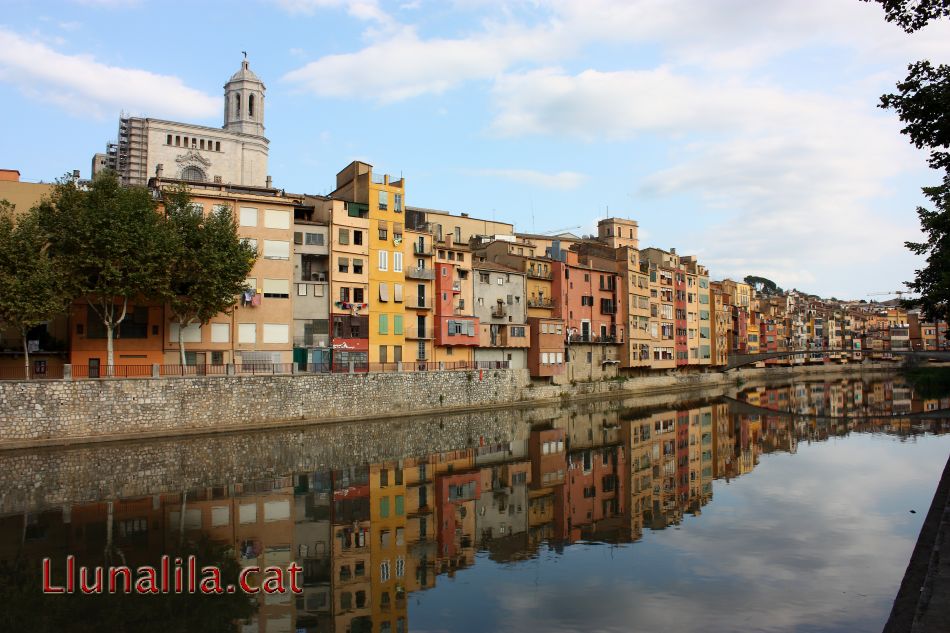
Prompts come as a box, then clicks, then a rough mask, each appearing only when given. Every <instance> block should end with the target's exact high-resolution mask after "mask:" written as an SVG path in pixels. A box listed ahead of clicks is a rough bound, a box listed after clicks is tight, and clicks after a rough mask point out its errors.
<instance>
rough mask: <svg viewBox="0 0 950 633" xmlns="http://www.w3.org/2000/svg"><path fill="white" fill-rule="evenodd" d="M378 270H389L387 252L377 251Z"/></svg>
mask: <svg viewBox="0 0 950 633" xmlns="http://www.w3.org/2000/svg"><path fill="white" fill-rule="evenodd" d="M377 266H378V268H379V270H389V251H379V261H378V263H377Z"/></svg>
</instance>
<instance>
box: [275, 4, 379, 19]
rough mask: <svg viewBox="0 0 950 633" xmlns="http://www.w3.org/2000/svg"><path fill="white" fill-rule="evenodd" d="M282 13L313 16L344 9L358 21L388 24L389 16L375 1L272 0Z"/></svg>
mask: <svg viewBox="0 0 950 633" xmlns="http://www.w3.org/2000/svg"><path fill="white" fill-rule="evenodd" d="M272 1H273V2H274V3H275V4H277V5H278V6H279V7H280V8H282V9H283V10H284V11H286V12H288V13H291V14H304V15H313V14H315V13H316V12H317V11H322V10H326V9H344V8H345V9H346V11H347V13H349V14H350V15H351V16H353V17H354V18H357V19H358V20H372V21H376V22H388V21H389V16H388V15H387V14H386V12H385V11H383V10H382V8H380V6H379V3H378V2H377V1H376V0H272Z"/></svg>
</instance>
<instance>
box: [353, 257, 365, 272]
mask: <svg viewBox="0 0 950 633" xmlns="http://www.w3.org/2000/svg"><path fill="white" fill-rule="evenodd" d="M353 274H354V275H362V274H363V260H362V259H359V258H358V257H354V258H353Z"/></svg>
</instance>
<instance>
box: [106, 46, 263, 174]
mask: <svg viewBox="0 0 950 633" xmlns="http://www.w3.org/2000/svg"><path fill="white" fill-rule="evenodd" d="M264 90H265V88H264V82H262V81H261V80H260V79H259V78H258V77H257V75H255V74H254V73H253V71H251V69H250V66H249V65H248V62H247V59H246V58H245V59H244V60H243V61H242V62H241V68H240V69H238V71H237V72H236V73H234V74H233V75H231V78H230V79H229V80H228V82H227V83H226V84H224V125H223V126H222V127H220V128H216V127H207V126H204V125H195V124H192V123H180V122H177V121H165V120H162V119H152V118H142V117H128V116H121V117H120V118H119V134H118V138H117V140H116V142H115V143H109V144H108V146H107V149H106V152H105V153H104V154H101V153H100V154H96V155H95V156H94V157H93V159H92V175H93V176H95V175H96V174H97V173H99V172H100V171H102V170H103V169H112V170H114V171H115V172H117V173H118V174H119V178H120V180H121V182H122V183H123V184H125V185H145V184H147V182H148V179H149V178H151V177H153V176H156V175H161V176H163V177H165V178H180V179H182V180H187V181H192V182H214V183H222V184H231V185H242V186H248V187H264V186H268V185H269V178H268V175H267V151H268V143H269V141H268V140H267V139H266V138H265V137H264Z"/></svg>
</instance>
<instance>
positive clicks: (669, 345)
mask: <svg viewBox="0 0 950 633" xmlns="http://www.w3.org/2000/svg"><path fill="white" fill-rule="evenodd" d="M640 257H641V261H643V262H646V264H647V270H649V274H650V316H651V323H650V336H651V338H652V339H653V341H654V342H653V346H652V347H653V362H652V365H651V366H652V367H653V368H654V369H672V368H674V367H676V366H677V361H678V358H677V351H676V341H675V338H674V337H675V330H676V320H675V315H676V308H675V306H676V299H675V292H674V283H675V282H674V278H675V275H676V272H677V269H678V267H679V257H677V255H676V254H675V253H672V252H667V251H664V250H660V249H658V248H644V249H642V250H641V251H640ZM684 285H685V284H684ZM684 305H685V302H684ZM684 319H685V317H684ZM684 322H685V320H684ZM683 340H684V344H685V338H684V339H683ZM681 351H682V350H681Z"/></svg>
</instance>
